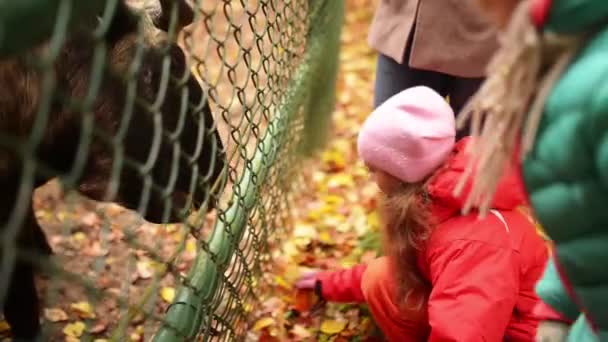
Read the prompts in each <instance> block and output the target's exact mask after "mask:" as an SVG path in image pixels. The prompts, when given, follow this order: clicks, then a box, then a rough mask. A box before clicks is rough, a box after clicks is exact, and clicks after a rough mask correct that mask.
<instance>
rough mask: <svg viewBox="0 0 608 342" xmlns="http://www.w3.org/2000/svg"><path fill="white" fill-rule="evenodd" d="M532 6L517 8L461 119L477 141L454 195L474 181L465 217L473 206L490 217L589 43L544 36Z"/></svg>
mask: <svg viewBox="0 0 608 342" xmlns="http://www.w3.org/2000/svg"><path fill="white" fill-rule="evenodd" d="M484 1H485V0H484ZM496 1H497V2H501V1H504V0H496ZM532 1H534V0H532ZM486 2H488V1H486ZM531 5H533V3H532V2H531V1H521V2H520V3H519V4H518V5H517V7H516V8H515V10H514V12H513V15H512V18H511V20H510V22H509V24H508V26H507V27H506V30H505V31H504V33H503V36H502V37H501V48H500V49H499V51H498V52H497V53H496V55H495V56H494V57H493V58H492V60H491V61H490V64H489V66H488V76H487V79H486V80H485V82H484V83H483V85H482V86H481V88H480V89H479V91H478V92H477V93H476V94H475V95H474V96H473V97H472V98H471V100H470V101H469V103H468V104H467V105H466V106H465V108H464V109H463V111H462V114H461V115H459V119H458V125H460V126H462V125H464V124H465V123H466V121H467V120H469V119H470V120H471V129H472V135H473V136H474V137H475V139H474V141H473V144H471V145H470V146H471V147H470V151H469V152H470V153H471V154H472V158H471V162H470V163H469V165H468V167H467V170H466V172H465V173H464V177H463V179H461V181H460V183H459V186H457V187H456V190H455V192H456V195H460V194H461V192H462V190H463V187H464V184H465V182H466V181H467V179H468V178H469V177H472V176H473V189H472V191H471V193H470V196H469V198H468V199H467V202H466V205H465V207H464V211H465V212H468V211H469V210H470V208H471V207H473V206H475V207H478V208H479V209H480V211H481V212H482V213H486V212H487V210H488V209H489V204H490V201H491V199H492V197H493V194H494V192H495V190H496V186H497V184H498V181H499V179H500V177H501V175H502V172H503V170H504V169H505V167H506V165H507V163H508V162H511V161H512V158H513V156H514V155H515V153H516V149H517V147H518V146H521V148H522V150H521V156H522V158H523V157H524V156H525V155H526V153H527V152H528V151H529V150H530V149H531V148H532V146H533V144H534V138H535V135H536V130H537V128H538V124H539V122H540V118H541V115H542V112H543V108H544V105H545V101H546V99H547V96H548V95H549V93H550V91H551V89H552V88H553V86H554V85H555V83H556V82H557V81H558V79H559V77H560V76H561V74H562V73H563V71H564V70H565V69H566V67H567V66H568V65H569V63H570V61H571V60H572V58H573V57H574V55H575V54H576V53H577V52H578V50H579V48H580V46H581V45H582V42H584V41H585V39H584V37H581V36H561V35H560V36H558V35H555V34H551V33H549V32H542V28H539V27H537V26H535V24H534V21H537V20H533V16H532V15H531V11H530V9H531Z"/></svg>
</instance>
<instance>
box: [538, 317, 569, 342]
mask: <svg viewBox="0 0 608 342" xmlns="http://www.w3.org/2000/svg"><path fill="white" fill-rule="evenodd" d="M568 329H570V326H569V325H567V324H566V323H562V322H557V321H542V322H540V324H539V325H538V330H537V331H536V342H563V341H566V337H567V336H568Z"/></svg>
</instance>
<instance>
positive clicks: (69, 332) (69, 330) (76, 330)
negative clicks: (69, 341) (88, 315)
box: [63, 321, 85, 337]
mask: <svg viewBox="0 0 608 342" xmlns="http://www.w3.org/2000/svg"><path fill="white" fill-rule="evenodd" d="M84 329H85V325H84V323H82V322H80V321H79V322H74V323H70V324H67V325H66V326H65V327H64V328H63V333H64V334H65V335H66V336H68V337H80V336H82V333H83V332H84Z"/></svg>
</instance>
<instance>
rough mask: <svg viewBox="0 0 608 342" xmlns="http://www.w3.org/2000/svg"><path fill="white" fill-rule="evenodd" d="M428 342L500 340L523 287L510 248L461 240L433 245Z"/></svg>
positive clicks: (430, 263) (430, 270)
mask: <svg viewBox="0 0 608 342" xmlns="http://www.w3.org/2000/svg"><path fill="white" fill-rule="evenodd" d="M427 255H428V258H429V273H430V278H431V282H432V286H433V289H432V290H431V294H430V297H429V304H428V305H429V309H428V310H429V324H430V327H431V334H430V336H429V339H428V341H429V342H440V341H441V342H448V341H454V342H456V341H457V342H462V341H467V342H475V341H502V340H503V338H504V335H505V331H506V329H507V325H508V323H509V321H510V320H511V315H512V313H513V309H514V308H515V304H516V301H517V294H518V292H519V289H518V287H519V277H518V274H519V268H518V267H517V264H516V260H517V258H516V256H514V252H513V251H511V250H510V249H504V248H499V247H496V246H493V245H490V244H487V243H485V242H480V241H470V240H458V241H453V242H451V243H449V244H447V245H444V246H438V247H436V248H434V250H429V253H428V254H427Z"/></svg>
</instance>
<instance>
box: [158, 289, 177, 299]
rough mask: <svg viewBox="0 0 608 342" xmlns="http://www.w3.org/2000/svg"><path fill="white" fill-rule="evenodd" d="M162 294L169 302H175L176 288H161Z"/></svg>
mask: <svg viewBox="0 0 608 342" xmlns="http://www.w3.org/2000/svg"><path fill="white" fill-rule="evenodd" d="M160 296H161V297H162V299H163V300H164V301H165V302H167V303H173V299H175V289H174V288H172V287H163V288H162V290H160Z"/></svg>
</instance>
